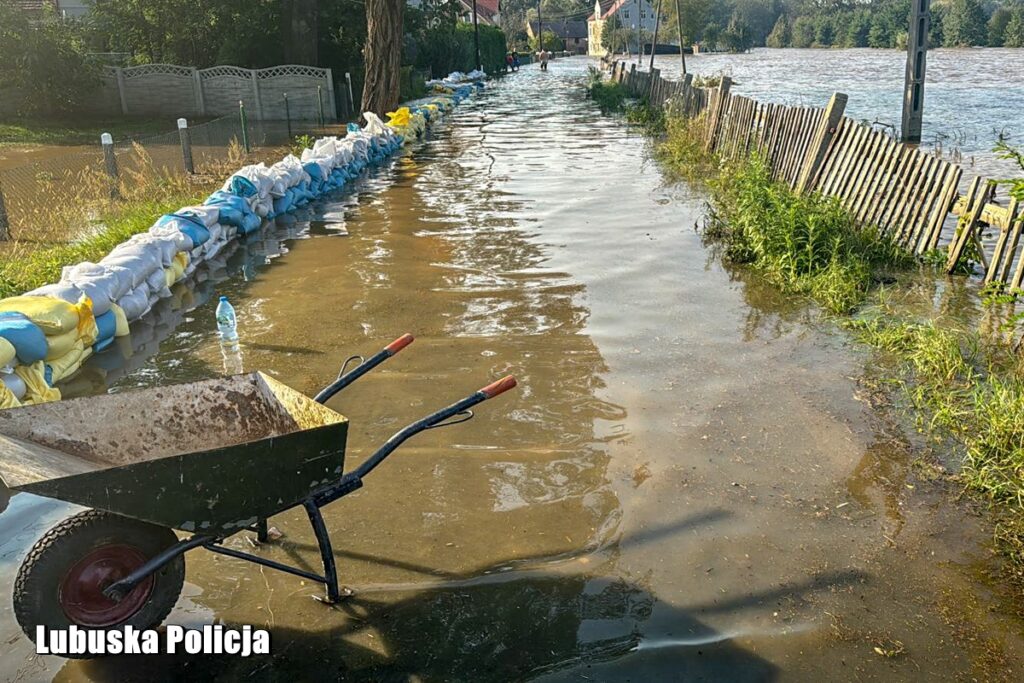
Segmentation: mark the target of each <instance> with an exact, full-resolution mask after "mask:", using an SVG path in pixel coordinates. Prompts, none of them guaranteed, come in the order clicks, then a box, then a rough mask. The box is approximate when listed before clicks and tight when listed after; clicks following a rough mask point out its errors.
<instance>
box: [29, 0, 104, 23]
mask: <svg viewBox="0 0 1024 683" xmlns="http://www.w3.org/2000/svg"><path fill="white" fill-rule="evenodd" d="M87 1H88V0H15V2H14V5H15V6H17V7H20V8H21V11H22V12H25V13H26V14H28V15H30V16H32V18H33V19H42V18H43V17H44V16H46V15H47V14H48V13H50V12H52V14H51V16H56V17H62V18H64V19H78V18H80V17H84V16H85V15H86V14H87V13H88V12H89V6H88V5H87V4H86V2H87Z"/></svg>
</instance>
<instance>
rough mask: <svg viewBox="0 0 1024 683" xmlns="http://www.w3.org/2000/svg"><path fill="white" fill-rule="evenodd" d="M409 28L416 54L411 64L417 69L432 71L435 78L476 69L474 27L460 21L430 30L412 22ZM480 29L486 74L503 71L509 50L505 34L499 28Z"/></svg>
mask: <svg viewBox="0 0 1024 683" xmlns="http://www.w3.org/2000/svg"><path fill="white" fill-rule="evenodd" d="M410 14H412V13H410ZM413 16H415V15H413ZM410 28H411V29H412V30H413V33H412V35H413V39H414V50H413V51H414V52H415V56H414V57H413V60H412V61H413V63H414V64H415V66H416V67H417V68H419V69H424V70H426V69H429V70H430V72H431V73H432V74H433V75H434V77H440V76H446V75H448V74H450V73H451V72H452V71H464V72H465V71H472V70H473V69H475V68H476V54H475V44H474V38H473V25H472V24H466V23H461V22H459V23H451V24H442V25H440V26H435V27H434V28H429V27H428V25H427V24H426V23H422V22H420V23H411V24H410ZM479 30H480V62H481V64H482V66H483V69H484V71H486V72H487V73H497V72H499V71H502V70H503V69H504V68H505V55H506V53H507V51H508V50H507V46H506V42H505V34H504V33H503V32H502V30H501V29H500V28H498V27H496V26H485V25H480V26H479Z"/></svg>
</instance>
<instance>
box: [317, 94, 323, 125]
mask: <svg viewBox="0 0 1024 683" xmlns="http://www.w3.org/2000/svg"><path fill="white" fill-rule="evenodd" d="M316 106H317V113H318V114H319V117H320V128H321V130H322V129H323V127H324V89H323V87H321V86H319V85H318V86H316Z"/></svg>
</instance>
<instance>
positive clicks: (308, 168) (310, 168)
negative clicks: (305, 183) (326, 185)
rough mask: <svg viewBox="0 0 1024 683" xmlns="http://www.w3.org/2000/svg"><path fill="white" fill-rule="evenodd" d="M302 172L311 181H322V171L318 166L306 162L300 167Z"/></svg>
mask: <svg viewBox="0 0 1024 683" xmlns="http://www.w3.org/2000/svg"><path fill="white" fill-rule="evenodd" d="M302 170H303V171H305V172H306V173H308V174H309V177H310V178H312V179H313V180H323V179H324V170H323V169H322V168H320V164H318V163H315V162H312V161H307V162H306V163H304V164H303V165H302Z"/></svg>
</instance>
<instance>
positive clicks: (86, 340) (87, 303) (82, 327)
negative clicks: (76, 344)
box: [75, 296, 100, 346]
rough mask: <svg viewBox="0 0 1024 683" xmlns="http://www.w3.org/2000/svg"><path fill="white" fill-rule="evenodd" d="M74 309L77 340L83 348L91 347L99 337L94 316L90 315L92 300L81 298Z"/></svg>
mask: <svg viewBox="0 0 1024 683" xmlns="http://www.w3.org/2000/svg"><path fill="white" fill-rule="evenodd" d="M75 309H76V310H77V311H78V338H79V339H81V340H82V344H84V345H85V346H92V345H93V344H95V343H96V338H97V337H99V336H100V328H98V327H96V316H95V315H93V313H92V299H90V298H89V297H87V296H83V297H82V298H81V299H80V300H79V302H78V303H77V304H75Z"/></svg>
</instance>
